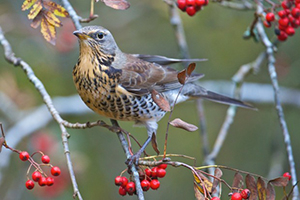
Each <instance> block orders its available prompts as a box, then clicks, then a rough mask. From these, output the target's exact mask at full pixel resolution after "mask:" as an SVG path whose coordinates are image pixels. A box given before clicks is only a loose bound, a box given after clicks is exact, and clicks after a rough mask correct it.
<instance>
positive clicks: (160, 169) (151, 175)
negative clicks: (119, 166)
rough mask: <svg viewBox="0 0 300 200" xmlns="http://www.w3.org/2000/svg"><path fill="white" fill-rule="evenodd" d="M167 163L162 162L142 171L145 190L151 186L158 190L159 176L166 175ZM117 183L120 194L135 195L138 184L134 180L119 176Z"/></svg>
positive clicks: (141, 177) (142, 182)
mask: <svg viewBox="0 0 300 200" xmlns="http://www.w3.org/2000/svg"><path fill="white" fill-rule="evenodd" d="M166 168H167V164H160V165H158V166H157V167H153V168H150V169H149V168H146V169H145V170H143V171H140V172H139V174H140V181H141V187H142V189H143V191H145V192H146V191H148V190H149V189H150V188H151V189H152V190H157V189H158V188H159V186H160V182H159V180H158V178H163V177H165V175H166ZM115 184H116V185H117V186H120V187H119V194H120V195H122V196H125V195H126V194H129V195H133V194H136V186H135V183H134V182H133V181H130V182H129V181H128V179H127V178H126V177H124V176H117V177H116V178H115Z"/></svg>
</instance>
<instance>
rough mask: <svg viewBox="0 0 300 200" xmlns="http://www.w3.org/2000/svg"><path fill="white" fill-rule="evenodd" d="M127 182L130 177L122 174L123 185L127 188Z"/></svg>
mask: <svg viewBox="0 0 300 200" xmlns="http://www.w3.org/2000/svg"><path fill="white" fill-rule="evenodd" d="M127 183H128V179H127V178H126V177H125V176H122V185H121V186H122V187H124V188H125V187H126V185H127Z"/></svg>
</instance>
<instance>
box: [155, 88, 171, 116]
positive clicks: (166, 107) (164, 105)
mask: <svg viewBox="0 0 300 200" xmlns="http://www.w3.org/2000/svg"><path fill="white" fill-rule="evenodd" d="M151 97H152V99H153V101H154V102H155V103H156V104H157V105H158V106H159V107H160V108H161V109H162V110H163V111H167V112H169V111H171V108H170V103H169V101H168V100H167V99H166V98H165V97H164V96H162V95H161V94H160V93H158V92H157V91H156V90H152V91H151Z"/></svg>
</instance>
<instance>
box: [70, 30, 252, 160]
mask: <svg viewBox="0 0 300 200" xmlns="http://www.w3.org/2000/svg"><path fill="white" fill-rule="evenodd" d="M74 35H76V36H77V37H78V39H79V44H80V55H79V59H78V62H77V64H76V65H75V67H74V69H73V79H74V82H75V85H76V89H77V91H78V93H79V95H80V97H81V99H82V100H83V101H84V103H85V104H86V105H87V106H88V107H89V108H90V109H92V110H93V111H94V112H96V113H98V114H100V115H102V116H105V117H108V118H110V119H113V120H122V121H134V122H135V124H141V125H144V126H146V128H147V132H148V138H147V140H146V141H145V143H144V144H143V146H142V147H141V149H140V150H139V151H138V152H137V153H136V154H134V155H132V157H131V158H130V159H129V161H130V162H129V163H131V164H133V163H135V164H136V163H137V162H138V159H139V157H140V156H141V154H142V152H143V151H144V150H145V148H146V146H147V145H148V143H150V141H151V139H152V135H153V134H156V130H157V128H158V124H157V122H158V121H159V120H160V119H161V118H162V117H163V116H164V115H165V114H166V112H167V111H168V109H166V108H165V107H163V106H161V105H160V102H161V101H165V102H167V103H168V104H169V105H173V104H174V102H175V99H176V96H177V95H178V93H179V90H180V88H181V87H182V84H180V82H179V81H178V78H177V75H178V71H177V70H175V69H172V68H170V67H168V66H166V65H169V64H172V63H177V62H183V61H197V59H196V60H183V59H169V58H166V57H163V56H151V55H140V54H127V53H123V52H122V51H121V50H120V49H119V47H118V46H117V44H116V42H115V40H114V38H113V36H112V34H111V33H110V32H109V31H108V30H107V29H105V28H103V27H100V26H87V27H84V28H82V29H80V30H77V31H74ZM202 77H203V74H196V73H195V74H192V75H191V76H190V78H189V79H188V81H187V82H186V83H185V84H184V86H183V88H182V90H181V93H180V94H179V97H178V99H177V101H176V103H180V102H183V101H186V100H188V99H191V98H204V99H208V100H211V101H216V102H219V103H224V104H232V105H236V106H240V107H245V108H253V107H252V106H251V105H249V104H246V103H244V102H242V101H239V100H237V99H233V98H229V97H226V96H223V95H220V94H217V93H214V92H211V91H209V90H206V89H205V88H203V87H201V86H200V85H199V84H198V83H197V80H198V79H200V78H202Z"/></svg>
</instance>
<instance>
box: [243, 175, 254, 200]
mask: <svg viewBox="0 0 300 200" xmlns="http://www.w3.org/2000/svg"><path fill="white" fill-rule="evenodd" d="M245 182H246V186H247V188H248V189H249V190H250V192H251V194H250V197H249V200H257V187H256V183H255V178H254V177H253V176H251V175H250V174H247V175H246V180H245Z"/></svg>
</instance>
